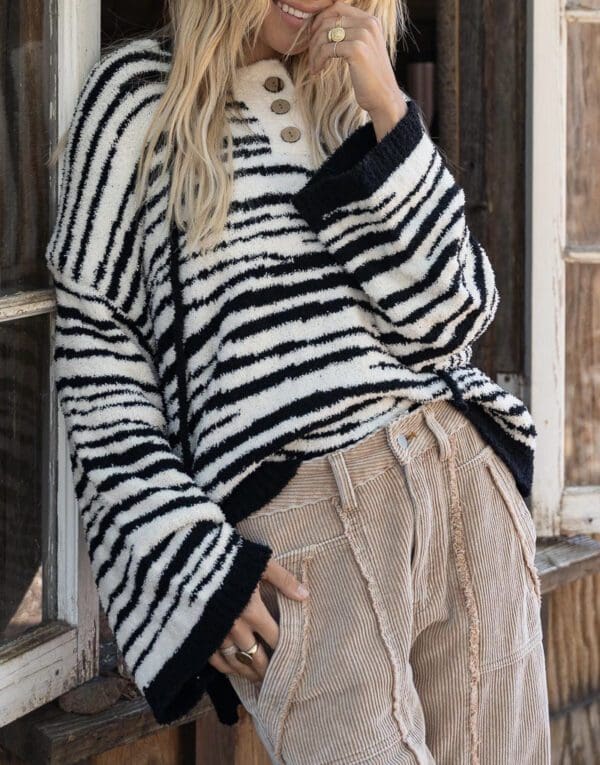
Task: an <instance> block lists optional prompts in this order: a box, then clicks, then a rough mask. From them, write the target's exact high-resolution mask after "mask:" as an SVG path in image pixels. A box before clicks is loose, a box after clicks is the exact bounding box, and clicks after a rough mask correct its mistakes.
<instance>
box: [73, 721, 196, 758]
mask: <svg viewBox="0 0 600 765" xmlns="http://www.w3.org/2000/svg"><path fill="white" fill-rule="evenodd" d="M193 762H194V728H193V725H191V724H187V725H182V726H179V727H177V728H161V729H160V730H159V731H157V732H155V733H152V734H150V735H149V736H144V737H143V738H140V739H138V740H137V741H136V742H135V743H131V744H125V745H123V746H119V747H116V748H115V749H111V750H110V751H109V752H105V753H104V754H101V755H98V756H97V757H90V758H89V759H88V760H87V761H86V765H132V764H133V765H141V764H142V763H148V764H149V765H150V764H151V763H160V765H190V764H191V763H193Z"/></svg>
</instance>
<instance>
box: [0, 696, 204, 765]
mask: <svg viewBox="0 0 600 765" xmlns="http://www.w3.org/2000/svg"><path fill="white" fill-rule="evenodd" d="M211 710H213V706H212V704H211V702H210V699H209V698H208V696H206V695H205V696H204V698H203V699H202V700H201V702H200V703H199V704H197V705H196V707H195V708H194V709H193V710H191V711H190V712H189V713H188V714H187V715H183V716H182V717H181V718H180V719H179V720H177V721H176V722H175V723H172V725H171V727H179V726H181V725H184V724H186V723H189V722H192V721H193V720H196V719H198V718H199V717H201V716H202V715H206V714H208V713H209V712H210V711H211ZM166 727H168V726H163V725H159V724H158V723H157V722H156V720H155V719H154V716H153V715H152V712H151V711H150V708H149V707H148V704H147V703H146V701H145V699H143V698H141V697H138V698H135V699H131V700H129V699H123V700H122V701H119V702H117V703H116V704H115V705H114V706H113V707H111V708H110V709H107V710H106V711H104V712H101V713H100V714H96V715H77V714H72V713H68V712H63V711H62V710H61V709H60V707H59V706H58V705H57V704H56V703H55V702H52V703H50V704H46V705H45V706H44V707H42V708H40V709H38V710H36V711H34V712H31V713H30V714H29V715H27V716H25V717H23V718H22V719H21V720H17V721H15V722H13V723H11V724H10V725H8V726H6V727H4V728H3V729H1V730H0V744H1V745H2V746H4V747H5V748H6V749H9V750H10V751H11V752H13V753H14V754H16V755H17V756H19V757H21V758H22V759H24V760H25V761H26V762H27V763H29V765H71V764H72V763H78V762H80V761H81V760H84V759H85V758H89V757H94V756H98V755H100V754H102V753H103V752H108V751H110V750H112V749H114V748H115V747H124V746H126V745H127V744H130V743H134V742H137V741H138V740H139V739H140V738H143V737H144V736H149V735H151V734H152V733H155V732H157V731H159V730H162V729H165V728H166ZM134 761H135V760H130V762H134ZM189 761H190V760H188V762H189Z"/></svg>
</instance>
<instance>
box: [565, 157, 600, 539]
mask: <svg viewBox="0 0 600 765" xmlns="http://www.w3.org/2000/svg"><path fill="white" fill-rule="evenodd" d="M599 160H600V155H599ZM598 189H599V191H600V185H599V186H598ZM599 209H600V208H599ZM599 217H600V216H599ZM565 301H566V311H565V313H566V338H567V343H566V369H565V375H566V422H565V482H566V484H568V485H570V486H590V485H597V486H600V265H597V264H585V263H569V264H568V265H567V267H566V292H565ZM599 499H600V498H599ZM597 505H598V502H596V506H597ZM592 507H593V506H592V504H591V503H590V504H588V506H587V512H588V514H592ZM597 523H598V524H600V515H599V516H598V518H597ZM599 530H600V529H599Z"/></svg>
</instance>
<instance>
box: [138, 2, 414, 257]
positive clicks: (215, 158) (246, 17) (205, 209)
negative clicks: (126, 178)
mask: <svg viewBox="0 0 600 765" xmlns="http://www.w3.org/2000/svg"><path fill="white" fill-rule="evenodd" d="M350 4H352V5H354V6H356V7H358V8H361V9H362V10H364V11H366V12H367V13H370V14H372V15H373V16H377V17H378V18H379V19H380V21H381V24H382V28H383V32H384V36H385V40H386V45H387V48H388V52H389V55H390V59H391V61H392V63H393V64H395V62H396V45H397V40H398V39H399V38H400V37H402V36H403V35H404V32H405V25H406V13H405V7H404V0H350ZM270 10H271V0H244V2H239V0H168V13H169V16H168V18H169V25H168V28H169V35H170V36H171V40H172V56H173V58H172V65H171V68H170V72H169V76H168V79H167V83H166V89H165V92H164V94H163V95H162V97H161V99H160V100H159V102H158V104H157V108H156V112H155V114H154V116H153V119H152V122H151V124H150V125H149V128H148V132H147V134H146V137H145V148H144V151H143V154H142V160H141V162H140V165H139V173H138V179H137V181H138V182H137V186H136V190H137V193H138V198H139V199H140V200H141V199H142V198H143V196H144V193H145V189H146V186H147V183H148V178H149V174H150V171H151V167H152V155H153V153H154V151H155V149H156V148H157V144H159V142H162V141H161V137H164V138H166V147H167V148H166V159H165V162H164V164H163V172H168V171H170V172H171V179H170V190H169V198H168V204H167V220H168V221H169V222H170V221H174V222H175V223H176V224H177V225H178V226H179V227H180V228H186V229H187V233H188V239H189V241H190V244H191V245H192V247H194V248H200V249H205V248H206V249H208V248H210V247H213V246H214V245H215V244H217V243H218V241H219V239H220V237H221V235H222V232H223V229H224V227H225V223H226V219H227V212H228V208H229V203H230V199H231V191H232V188H231V187H232V136H231V129H230V127H229V125H228V123H227V120H226V111H225V104H226V101H227V98H228V92H229V91H230V89H231V88H232V86H233V83H234V82H235V76H236V68H237V67H239V66H244V65H245V64H246V63H248V57H247V51H249V50H252V48H253V46H254V44H255V42H256V40H257V38H258V34H259V31H260V29H261V26H262V24H263V22H264V20H265V18H266V16H267V15H268V13H269V11H270ZM303 31H304V26H303V27H302V28H301V29H300V30H299V31H298V34H297V35H296V39H295V40H294V43H293V44H292V46H291V48H290V50H291V49H293V47H294V45H295V43H296V40H297V39H298V38H299V37H300V35H301V34H302V33H303ZM307 54H308V50H306V51H303V52H302V53H299V54H293V55H289V54H288V53H286V54H285V55H284V57H283V61H284V63H285V64H286V66H287V68H288V71H289V72H290V76H291V78H292V81H293V82H294V83H295V86H296V89H297V98H298V107H299V109H300V112H301V115H302V116H303V117H304V119H305V120H306V124H312V125H313V126H314V129H313V130H311V131H309V134H308V135H309V143H310V151H311V152H312V155H313V157H314V159H315V162H316V165H315V166H318V164H320V163H321V162H322V161H323V160H324V158H325V157H326V153H325V151H324V150H323V147H322V146H321V145H320V142H321V141H322V142H323V144H324V146H325V149H326V151H327V152H331V151H332V150H333V149H335V148H336V147H337V146H338V145H339V144H340V143H341V142H342V141H343V140H344V138H345V137H346V136H348V134H349V133H350V132H352V131H353V130H354V129H356V128H357V127H359V126H360V125H362V124H364V123H365V121H366V120H367V118H368V115H367V113H366V112H365V111H364V110H363V109H362V108H361V107H360V106H358V104H357V103H356V99H355V97H354V91H353V87H352V82H351V79H350V73H349V67H348V66H347V65H345V64H344V62H343V61H341V60H336V59H330V60H329V62H328V64H327V65H326V66H325V67H324V69H323V70H322V71H321V73H320V76H318V77H311V76H310V71H309V68H308V55H307ZM224 140H225V142H226V143H225V144H223V141H224ZM224 146H226V152H225V157H224V158H223V148H224Z"/></svg>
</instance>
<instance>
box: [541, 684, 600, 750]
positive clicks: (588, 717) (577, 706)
mask: <svg viewBox="0 0 600 765" xmlns="http://www.w3.org/2000/svg"><path fill="white" fill-rule="evenodd" d="M550 730H551V738H552V765H559V763H560V765H582V764H583V763H597V762H600V733H599V731H600V698H599V695H598V694H595V695H594V696H592V697H590V698H586V699H583V700H582V701H580V702H577V703H574V704H569V705H568V706H567V707H565V709H564V711H562V710H561V711H559V712H556V713H554V714H552V715H551V716H550Z"/></svg>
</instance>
